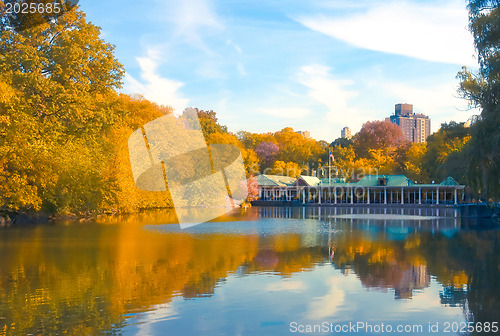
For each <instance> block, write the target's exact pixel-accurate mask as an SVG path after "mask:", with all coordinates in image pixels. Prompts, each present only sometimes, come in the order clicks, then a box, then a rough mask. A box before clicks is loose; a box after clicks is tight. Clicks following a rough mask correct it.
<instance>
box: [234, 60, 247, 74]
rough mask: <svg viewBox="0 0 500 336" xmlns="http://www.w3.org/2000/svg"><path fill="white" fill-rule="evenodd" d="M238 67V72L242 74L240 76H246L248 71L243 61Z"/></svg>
mask: <svg viewBox="0 0 500 336" xmlns="http://www.w3.org/2000/svg"><path fill="white" fill-rule="evenodd" d="M236 67H237V68H238V73H239V74H240V76H245V75H246V74H247V71H246V70H245V67H244V66H243V63H238V64H237V65H236Z"/></svg>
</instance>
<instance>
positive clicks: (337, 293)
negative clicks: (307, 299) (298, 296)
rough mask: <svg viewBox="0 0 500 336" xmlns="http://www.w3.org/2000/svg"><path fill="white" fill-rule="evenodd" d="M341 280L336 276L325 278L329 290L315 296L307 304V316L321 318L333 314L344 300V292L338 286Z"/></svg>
mask: <svg viewBox="0 0 500 336" xmlns="http://www.w3.org/2000/svg"><path fill="white" fill-rule="evenodd" d="M341 281H342V280H339V279H338V278H337V277H330V278H328V279H327V280H326V283H327V285H328V286H329V287H330V290H329V292H328V293H327V294H326V295H323V296H320V297H317V298H315V299H314V300H313V301H312V302H311V303H310V304H309V309H308V311H307V318H309V319H312V320H321V319H324V318H327V317H331V316H334V315H335V313H336V312H337V311H338V310H339V308H340V307H341V306H342V305H343V304H344V301H345V292H344V291H343V290H342V289H340V288H339V287H340V286H341Z"/></svg>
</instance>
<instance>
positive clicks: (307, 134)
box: [296, 131, 311, 138]
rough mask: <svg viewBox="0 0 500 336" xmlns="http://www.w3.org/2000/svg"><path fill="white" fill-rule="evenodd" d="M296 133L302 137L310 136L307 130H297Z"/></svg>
mask: <svg viewBox="0 0 500 336" xmlns="http://www.w3.org/2000/svg"><path fill="white" fill-rule="evenodd" d="M296 133H299V134H300V135H302V136H303V137H304V138H310V137H311V132H309V131H297V132H296Z"/></svg>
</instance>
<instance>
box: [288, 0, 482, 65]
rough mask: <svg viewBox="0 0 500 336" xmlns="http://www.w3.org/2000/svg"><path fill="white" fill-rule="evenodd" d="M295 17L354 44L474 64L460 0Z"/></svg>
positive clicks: (463, 6)
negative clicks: (342, 13)
mask: <svg viewBox="0 0 500 336" xmlns="http://www.w3.org/2000/svg"><path fill="white" fill-rule="evenodd" d="M297 21H298V22H300V23H301V24H303V25H304V26H306V27H308V28H310V29H312V30H315V31H318V32H321V33H323V34H326V35H329V36H332V37H335V38H337V39H340V40H343V41H346V42H348V43H350V44H353V45H355V46H357V47H361V48H365V49H370V50H376V51H382V52H386V53H392V54H398V55H405V56H410V57H415V58H419V59H423V60H427V61H434V62H444V63H453V64H467V65H470V64H476V61H474V59H473V54H474V49H473V40H472V36H471V34H470V33H469V32H468V31H467V10H466V8H465V4H464V3H463V2H462V1H455V2H453V3H451V2H449V3H446V4H437V5H432V6H431V5H426V4H415V3H409V2H392V3H385V2H384V3H380V4H376V5H373V4H372V5H371V6H370V7H368V9H367V10H365V11H364V12H362V13H359V12H355V13H353V14H347V15H343V16H341V17H340V16H338V13H337V16H333V15H332V16H330V17H328V16H325V15H314V16H303V17H299V18H297Z"/></svg>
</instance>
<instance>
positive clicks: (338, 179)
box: [320, 177, 346, 186]
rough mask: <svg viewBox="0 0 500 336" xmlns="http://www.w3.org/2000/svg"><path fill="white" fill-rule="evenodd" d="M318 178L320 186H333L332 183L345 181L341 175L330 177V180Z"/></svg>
mask: <svg viewBox="0 0 500 336" xmlns="http://www.w3.org/2000/svg"><path fill="white" fill-rule="evenodd" d="M320 180H321V185H322V186H328V185H332V186H333V185H334V184H339V183H346V182H345V178H341V177H332V178H331V180H330V179H328V178H321V179H320ZM330 182H331V183H330Z"/></svg>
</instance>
